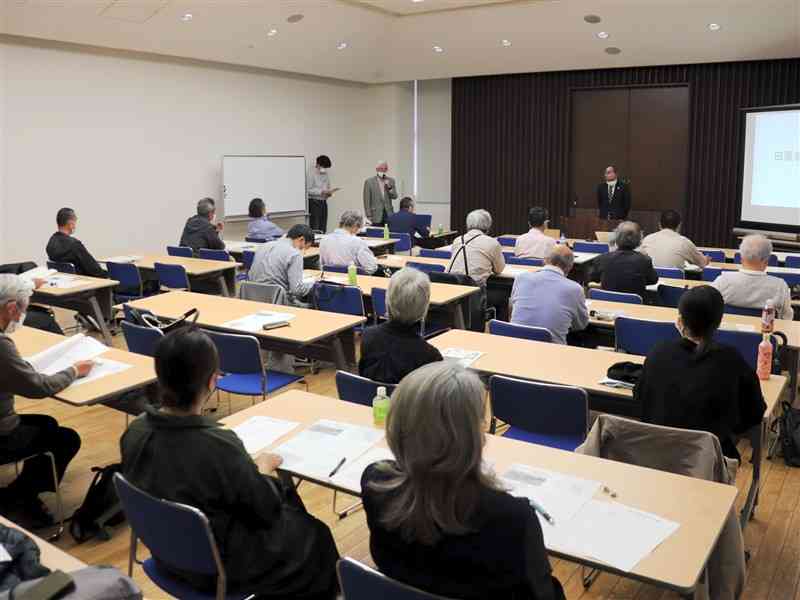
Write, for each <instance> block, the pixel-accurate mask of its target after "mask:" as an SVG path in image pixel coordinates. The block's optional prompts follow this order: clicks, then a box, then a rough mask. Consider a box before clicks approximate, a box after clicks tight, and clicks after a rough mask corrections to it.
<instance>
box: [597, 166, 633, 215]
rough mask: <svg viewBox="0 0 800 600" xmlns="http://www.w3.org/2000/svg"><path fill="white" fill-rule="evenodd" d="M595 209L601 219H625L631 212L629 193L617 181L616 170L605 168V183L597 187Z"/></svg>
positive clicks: (624, 185) (614, 168) (623, 184)
mask: <svg viewBox="0 0 800 600" xmlns="http://www.w3.org/2000/svg"><path fill="white" fill-rule="evenodd" d="M597 208H598V209H599V211H600V218H601V219H627V218H628V212H629V211H630V210H631V191H630V190H629V189H628V186H627V184H625V183H623V182H622V181H619V180H618V179H617V168H616V167H615V166H613V165H611V166H609V167H606V174H605V182H603V183H601V184H600V185H598V186H597Z"/></svg>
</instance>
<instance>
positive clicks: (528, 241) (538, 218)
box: [514, 206, 556, 258]
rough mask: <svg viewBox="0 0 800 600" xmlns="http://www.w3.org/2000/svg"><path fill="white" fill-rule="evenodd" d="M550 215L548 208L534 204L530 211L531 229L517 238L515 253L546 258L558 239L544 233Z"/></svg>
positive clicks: (526, 256) (529, 221)
mask: <svg viewBox="0 0 800 600" xmlns="http://www.w3.org/2000/svg"><path fill="white" fill-rule="evenodd" d="M549 220H550V215H549V214H548V213H547V209H546V208H542V207H541V206H534V207H533V208H532V209H530V211H528V226H529V227H530V228H531V229H530V231H529V232H528V233H526V234H524V235H521V236H519V237H518V238H517V243H516V245H515V246H514V254H515V255H516V256H517V257H519V258H546V257H547V256H548V255H549V254H550V252H551V251H552V250H553V248H554V247H555V246H556V241H555V240H554V239H553V238H551V237H548V236H546V235H545V234H544V230H545V229H547V225H548V222H549Z"/></svg>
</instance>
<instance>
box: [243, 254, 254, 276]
mask: <svg viewBox="0 0 800 600" xmlns="http://www.w3.org/2000/svg"><path fill="white" fill-rule="evenodd" d="M255 258H256V253H255V252H253V251H252V250H244V251H243V252H242V264H243V265H244V268H245V270H246V271H250V268H251V267H252V266H253V261H254V260H255Z"/></svg>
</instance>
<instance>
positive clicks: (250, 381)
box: [217, 371, 303, 396]
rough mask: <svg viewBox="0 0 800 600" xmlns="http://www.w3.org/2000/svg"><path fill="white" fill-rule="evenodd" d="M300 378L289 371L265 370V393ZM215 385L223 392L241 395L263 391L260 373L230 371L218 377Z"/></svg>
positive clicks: (269, 392)
mask: <svg viewBox="0 0 800 600" xmlns="http://www.w3.org/2000/svg"><path fill="white" fill-rule="evenodd" d="M302 378H303V377H302V376H301V375H290V374H289V373H281V372H280V371H267V392H266V393H267V394H271V393H272V392H274V391H275V390H279V389H281V388H284V387H286V386H287V385H291V384H293V383H295V382H296V381H300V380H301V379H302ZM217 387H218V388H219V389H221V390H222V391H223V392H229V393H231V394H241V395H243V396H260V395H261V394H262V393H263V390H262V389H261V375H258V374H249V373H247V374H240V373H231V374H230V375H225V376H224V377H220V378H219V380H217Z"/></svg>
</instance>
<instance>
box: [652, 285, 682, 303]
mask: <svg viewBox="0 0 800 600" xmlns="http://www.w3.org/2000/svg"><path fill="white" fill-rule="evenodd" d="M684 293H686V288H682V287H676V286H674V285H659V286H658V296H659V298H660V299H661V304H663V305H664V306H671V307H672V308H678V303H679V302H680V301H681V297H682V296H683V294H684Z"/></svg>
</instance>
